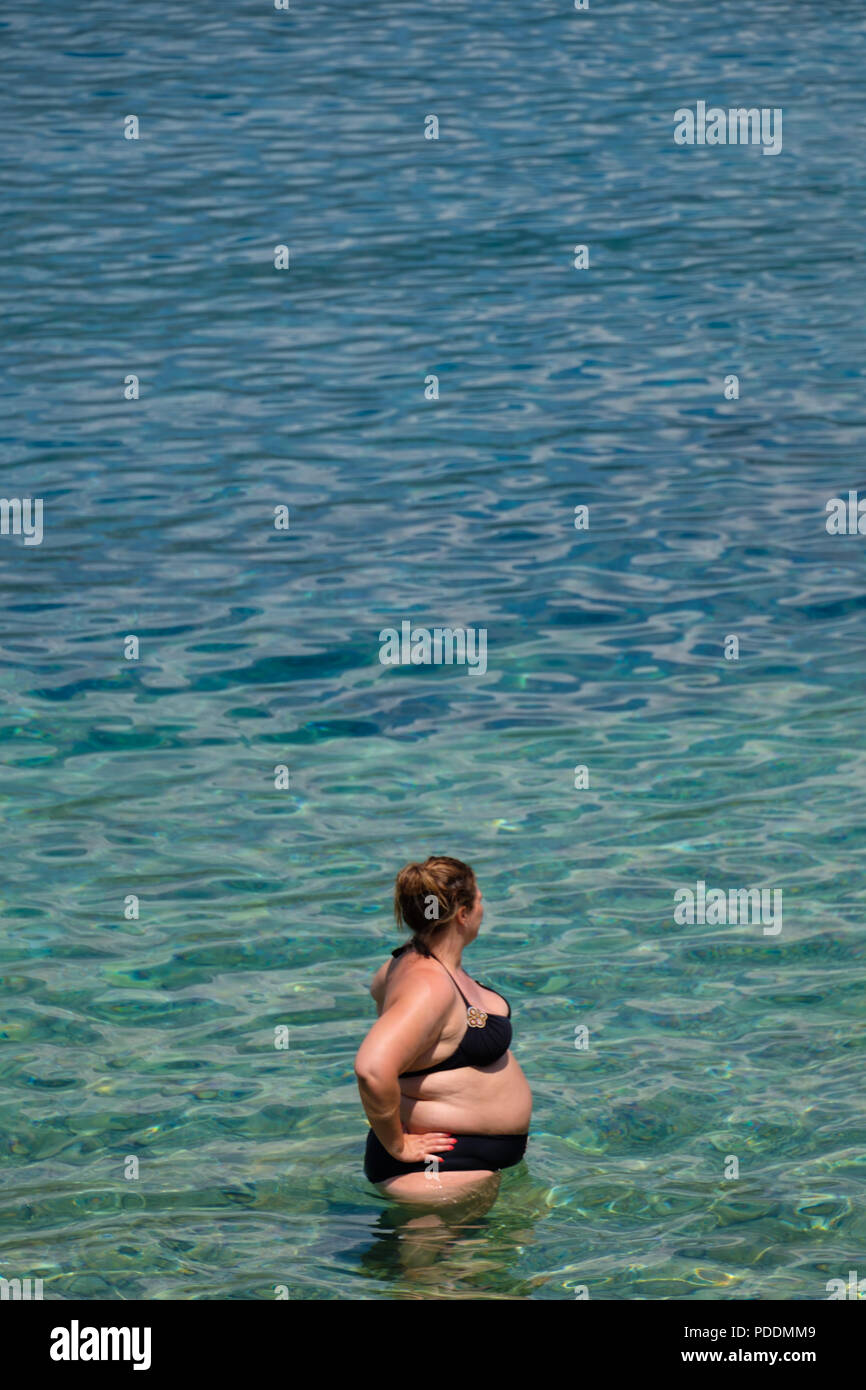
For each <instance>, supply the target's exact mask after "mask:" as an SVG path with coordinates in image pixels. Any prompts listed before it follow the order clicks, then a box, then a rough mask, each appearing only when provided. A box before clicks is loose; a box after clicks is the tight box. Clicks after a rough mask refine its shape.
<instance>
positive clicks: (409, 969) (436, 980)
mask: <svg viewBox="0 0 866 1390" xmlns="http://www.w3.org/2000/svg"><path fill="white" fill-rule="evenodd" d="M411 945H412V943H411V942H408V943H407V944H406V945H405V946H398V947H397V949H396V950H395V951H392V952H391V954H390V956H389V957H388V959H387V960H386V961H383V962H382V964H381V965H380V966H379V969H378V970H377V971H376V973H375V975H374V976H373V979H372V982H371V984H370V993H371V994H372V996H373V998H374V999H375V1001H376V1004H377V1006H378V1008H379V1011H380V1012H381V1010H382V1007H383V1006H384V1003H385V998H386V994H387V992H388V990H389V989H393V990H395V991H396V992H397V993H402V991H403V989H404V988H405V987H406V986H407V985H408V983H409V981H413V982H415V981H417V982H418V983H420V982H421V981H424V984H425V988H429V989H432V990H433V992H434V993H435V994H436V995H437V996H439V995H440V994H441V995H442V999H443V1001H444V1000H447V999H449V998H450V995H451V987H450V983H449V980H448V977H447V975H446V974H445V972H444V971H443V970H437V968H436V962H435V960H434V959H433V957H432V956H422V955H420V954H419V953H418V952H417V951H413V950H411Z"/></svg>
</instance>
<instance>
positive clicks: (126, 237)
mask: <svg viewBox="0 0 866 1390" xmlns="http://www.w3.org/2000/svg"><path fill="white" fill-rule="evenodd" d="M292 3H293V9H292V11H291V12H290V13H289V14H280V13H277V12H275V11H272V10H269V9H268V6H267V4H266V3H264V0H262V3H252V2H251V0H236V3H234V4H233V5H232V6H230V7H228V9H229V10H230V13H225V12H224V9H225V7H200V6H193V7H191V8H190V7H178V6H175V5H171V4H168V3H165V0H154V3H151V4H149V5H146V6H131V7H118V6H116V5H109V4H107V3H90V0H87V3H86V4H85V5H84V6H83V7H77V8H76V7H73V6H64V7H60V6H58V7H54V8H53V9H52V10H51V13H50V16H48V15H46V12H45V11H44V9H43V7H30V8H29V9H27V10H24V11H20V12H19V11H16V12H10V11H9V10H7V11H6V12H5V13H4V14H3V15H2V26H0V47H2V51H3V54H4V58H3V68H4V83H3V86H2V90H0V119H2V124H3V129H4V131H5V139H4V141H3V143H2V146H0V166H2V177H3V185H4V189H5V191H6V199H5V202H6V219H5V230H4V236H3V238H2V240H0V290H2V297H3V305H4V310H3V317H4V339H5V354H4V356H5V362H6V372H5V374H4V379H3V383H2V387H0V390H2V407H3V417H4V427H3V431H2V445H0V447H2V488H3V493H4V495H5V496H7V497H27V496H32V497H37V496H38V497H42V498H43V499H44V507H45V513H44V528H45V532H44V540H43V542H42V544H41V545H38V546H35V545H34V546H25V545H24V544H23V543H22V541H21V540H20V539H14V538H10V537H2V538H0V586H2V606H0V659H2V663H3V686H2V688H3V696H4V699H3V710H2V724H0V737H2V741H3V755H4V756H3V761H4V773H3V798H4V799H3V807H4V830H5V854H4V866H5V873H4V876H3V887H2V950H0V971H2V981H0V984H2V993H0V998H2V1023H0V1034H2V1039H3V1046H2V1049H0V1107H2V1109H0V1125H2V1157H0V1266H2V1269H3V1273H4V1275H5V1276H6V1277H13V1276H15V1275H17V1276H19V1277H24V1276H27V1275H32V1276H35V1275H41V1276H42V1277H43V1279H44V1281H45V1294H46V1297H65V1298H72V1297H85V1298H109V1299H117V1298H124V1299H130V1298H148V1299H151V1298H184V1299H195V1298H271V1297H273V1290H274V1286H275V1285H285V1286H287V1288H288V1290H289V1293H290V1295H291V1296H292V1297H294V1298H323V1299H335V1298H355V1299H357V1298H366V1299H383V1298H410V1299H411V1298H419V1297H423V1298H446V1299H448V1298H480V1299H489V1298H507V1299H513V1298H532V1299H562V1298H574V1296H575V1290H576V1288H577V1287H578V1286H579V1285H586V1287H587V1288H588V1290H589V1292H590V1296H591V1297H592V1298H610V1299H625V1298H649V1299H660V1298H683V1299H685V1298H692V1299H706V1298H713V1299H716V1298H730V1299H769V1298H781V1299H814V1298H824V1297H826V1293H825V1287H826V1281H827V1280H828V1279H829V1278H831V1277H840V1276H841V1277H847V1274H848V1270H849V1269H851V1268H856V1267H857V1266H858V1262H859V1267H860V1270H861V1277H862V1275H863V1274H866V1253H864V1237H866V1218H864V1206H863V1196H864V1181H866V1160H864V1131H866V1123H864V1113H863V1103H862V1096H863V1084H862V1077H863V1057H864V1052H866V1023H864V1009H863V993H864V983H866V964H864V946H863V925H862V918H863V904H864V897H866V873H864V859H863V847H864V838H866V835H864V829H863V826H864V820H866V817H864V809H866V808H864V792H863V787H864V775H866V756H864V743H863V730H864V718H863V713H864V710H863V684H864V677H863V673H864V647H866V643H864V631H863V622H864V615H866V599H864V583H863V579H864V553H866V552H864V547H866V539H864V538H863V537H857V536H855V537H836V536H830V535H828V534H827V531H826V529H825V525H824V521H825V504H826V501H827V499H828V498H831V497H833V496H843V497H844V496H846V494H847V490H848V489H849V488H856V487H857V486H858V485H859V486H860V487H861V489H862V488H863V486H864V484H866V476H864V475H866V470H864V466H863V445H864V409H863V384H864V383H863V377H864V337H863V321H864V295H863V290H862V286H863V274H864V256H863V248H862V240H863V238H862V229H863V226H864V211H866V206H864V204H866V195H864V185H863V158H862V132H863V129H864V115H866V109H864V108H866V97H864V91H863V84H862V72H863V67H864V56H866V55H864V49H866V43H864V26H863V19H862V8H861V6H859V5H855V4H854V3H851V4H848V3H826V0H825V2H824V3H822V4H820V5H819V4H815V3H812V0H805V3H802V4H799V5H797V6H793V5H788V4H774V3H758V4H756V5H753V6H750V7H749V9H748V12H747V13H746V12H744V11H743V8H742V6H740V5H734V4H732V3H730V2H729V3H722V4H717V5H712V6H686V5H681V4H677V5H674V4H670V5H661V6H652V7H648V6H642V5H638V4H636V3H634V0H629V3H616V0H613V2H612V3H607V0H591V5H592V8H591V11H590V12H589V13H586V14H579V13H576V12H575V11H574V10H573V9H570V8H569V5H568V3H567V2H566V0H557V2H556V3H554V0H541V3H534V4H531V5H520V6H506V7H504V10H503V11H502V12H499V11H496V12H491V11H490V9H489V8H487V9H485V8H479V7H478V6H477V5H469V4H467V3H465V2H464V0H460V2H459V3H450V4H448V5H446V6H442V5H436V6H433V5H419V4H403V3H401V0H396V3H389V4H383V3H377V2H376V0H372V3H370V0H368V3H365V4H364V5H354V4H350V5H346V4H342V5H336V4H332V5H322V4H318V5H316V6H311V5H306V4H304V3H301V0H292ZM698 99H705V100H706V101H707V102H708V104H711V103H718V104H720V105H722V106H728V105H740V104H742V105H747V106H751V105H754V106H758V107H765V106H766V107H776V106H778V107H781V108H783V111H784V127H783V129H784V148H783V151H782V153H781V154H780V155H778V156H776V157H764V156H763V155H762V153H761V151H760V150H759V149H752V148H737V147H726V148H712V149H711V148H697V147H695V148H678V147H676V146H675V145H674V143H673V140H672V130H673V113H674V111H675V110H676V109H677V108H678V107H681V106H685V105H692V106H693V105H694V103H695V102H696V101H697V100H698ZM130 113H134V114H137V115H138V117H139V120H140V123H141V138H140V140H138V141H137V142H136V141H128V140H125V139H124V138H123V120H124V117H126V116H127V115H128V114H130ZM430 113H433V114H437V115H438V117H439V120H440V138H439V140H438V142H436V141H432V140H431V141H428V140H425V139H424V138H423V131H424V120H425V117H426V116H427V115H428V114H430ZM279 243H285V244H286V245H288V246H289V247H290V252H291V263H290V269H289V271H288V272H279V271H277V270H275V268H274V265H273V255H274V247H275V245H277V244H279ZM578 243H586V244H588V245H589V246H590V257H591V260H590V268H589V270H588V271H581V272H579V271H576V270H575V269H574V268H573V266H572V254H573V247H574V246H575V245H576V244H578ZM130 373H135V374H137V375H138V376H139V377H140V380H141V398H140V400H138V401H127V400H125V399H124V395H123V383H124V378H125V377H126V376H127V375H128V374H130ZM431 373H432V374H436V375H437V376H438V377H439V381H440V399H439V400H438V401H428V400H425V397H424V382H425V377H427V376H428V375H429V374H431ZM731 373H736V374H737V375H738V376H739V378H740V392H741V394H740V399H739V400H735V401H727V400H725V398H724V391H723V383H724V379H725V377H726V376H727V375H729V374H731ZM279 504H285V505H287V506H289V508H290V510H291V525H290V530H289V532H288V533H280V532H276V531H275V530H274V527H273V509H274V507H275V506H277V505H279ZM579 504H586V505H588V506H589V507H590V516H591V521H590V528H589V530H588V531H584V532H579V531H576V530H575V529H574V526H573V513H574V508H575V506H577V505H579ZM406 618H408V619H411V620H412V621H413V622H414V623H415V624H417V625H422V626H428V627H431V626H434V625H438V624H452V625H458V626H466V627H474V628H486V630H487V633H488V669H487V671H486V673H485V674H483V675H479V674H476V673H471V672H469V671H468V670H466V669H465V668H464V669H459V668H452V669H449V668H436V669H434V668H430V667H419V668H417V669H416V668H408V669H402V668H395V669H390V668H386V667H384V666H382V665H381V664H380V663H379V661H378V650H379V641H378V634H379V631H380V629H381V628H384V627H389V626H396V627H399V625H400V622H401V621H402V620H403V619H406ZM130 634H135V635H137V636H138V637H139V639H140V643H141V653H140V659H139V660H138V661H137V662H136V661H127V660H125V659H124V654H123V644H124V639H125V638H126V637H127V635H130ZM729 634H737V635H738V636H739V638H740V642H741V655H740V659H739V661H736V662H734V661H730V662H729V661H725V659H724V656H723V644H724V641H725V638H726V637H727V636H728V635H729ZM277 764H285V765H286V766H287V767H288V768H289V769H290V787H289V789H288V790H287V791H277V790H275V788H274V784H273V769H274V767H275V765H277ZM577 764H584V765H586V766H587V768H588V769H589V777H590V785H589V788H588V789H585V790H576V789H575V787H574V767H575V766H576V765H577ZM429 852H438V853H451V854H456V855H458V856H459V857H461V858H465V859H468V860H469V861H470V862H471V863H472V864H473V865H474V866H475V868H476V871H477V873H478V876H479V881H480V884H481V887H482V889H483V891H484V894H485V899H486V903H487V915H486V921H485V928H484V931H483V934H482V937H481V938H480V939H479V941H478V942H477V943H476V945H475V947H474V948H473V949H472V951H471V952H470V953H469V954H468V955H467V957H466V961H465V963H466V965H467V968H468V969H469V970H470V971H471V973H472V974H473V975H476V976H478V977H480V978H482V979H483V980H485V982H489V983H490V984H491V985H492V986H493V987H494V988H496V989H499V990H501V991H502V992H503V993H505V994H506V995H507V997H508V998H509V999H510V1001H511V1004H512V1007H513V1009H514V1023H515V1042H514V1051H515V1054H516V1056H517V1058H518V1060H519V1061H520V1063H521V1065H522V1067H523V1068H524V1070H525V1072H526V1074H527V1076H528V1078H529V1081H530V1084H531V1086H532V1088H533V1092H534V1096H535V1112H534V1116H533V1124H532V1131H531V1140H530V1145H529V1151H528V1161H527V1163H526V1164H525V1165H521V1167H520V1168H518V1169H514V1170H510V1171H509V1172H507V1173H506V1174H505V1175H504V1178H503V1184H502V1189H501V1193H500V1196H499V1199H498V1201H497V1203H496V1205H495V1206H494V1207H493V1209H492V1210H491V1211H490V1212H489V1213H488V1214H487V1215H486V1216H483V1217H480V1218H478V1219H474V1220H472V1221H469V1222H467V1223H466V1224H465V1225H464V1226H462V1227H461V1226H457V1227H454V1228H447V1227H445V1228H443V1227H441V1226H438V1225H435V1224H434V1225H426V1226H406V1225H405V1224H404V1223H403V1222H402V1221H401V1219H400V1218H399V1216H397V1215H394V1214H393V1213H392V1211H391V1209H390V1208H389V1207H388V1206H386V1204H385V1203H383V1202H382V1200H381V1199H380V1198H379V1197H378V1195H377V1194H376V1193H375V1191H374V1190H372V1189H370V1188H369V1187H368V1186H367V1185H366V1183H365V1181H364V1179H363V1176H362V1174H361V1154H362V1149H363V1142H364V1136H365V1133H366V1122H365V1119H364V1115H363V1112H362V1109H361V1107H360V1103H359V1100H358V1097H357V1091H356V1087H355V1084H354V1077H353V1073H352V1063H353V1059H354V1054H355V1051H356V1049H357V1046H358V1044H359V1042H360V1040H361V1038H362V1037H363V1035H364V1032H365V1031H366V1029H367V1027H368V1026H369V1024H370V1022H371V1020H372V1017H373V1006H372V1003H371V1001H370V999H369V996H368V995H367V994H366V986H367V983H368V981H369V977H370V975H371V973H372V971H373V970H374V968H375V967H376V966H377V965H378V964H379V963H380V962H381V961H382V960H383V959H384V958H385V956H386V954H387V952H388V951H389V950H390V949H391V948H392V947H393V946H394V945H395V944H396V942H397V941H398V940H399V938H398V937H397V936H396V934H395V932H394V928H393V922H392V920H391V917H390V903H389V899H390V891H391V885H392V883H393V877H394V874H395V873H396V871H397V869H398V868H399V867H400V866H401V865H402V864H403V863H404V862H405V861H406V860H407V859H409V858H416V857H423V856H424V855H426V854H427V853H429ZM699 879H702V880H705V881H706V883H707V884H708V886H711V887H721V888H724V889H728V888H732V887H733V888H739V887H750V886H763V887H770V888H780V889H781V890H782V891H783V895H784V925H783V929H782V931H781V933H780V934H779V935H777V936H769V935H765V934H764V933H763V931H762V929H761V927H760V926H757V925H754V924H746V925H734V926H732V925H728V926H711V925H706V924H695V925H693V926H679V925H677V924H676V923H675V922H674V919H673V907H674V894H675V893H676V892H677V890H678V889H680V888H682V887H688V886H689V885H691V886H694V885H695V883H696V882H697V880H699ZM130 894H135V895H138V896H139V898H140V903H141V907H140V917H139V919H138V920H137V921H136V920H130V921H128V920H125V918H124V902H125V899H126V898H127V895H130ZM280 1024H286V1025H288V1027H289V1029H290V1046H289V1049H288V1050H287V1051H276V1050H275V1048H274V1045H273V1037H274V1028H275V1027H276V1026H277V1025H280ZM582 1024H583V1025H586V1026H587V1027H588V1028H589V1030H590V1046H589V1048H588V1050H587V1051H579V1050H577V1049H576V1048H575V1046H574V1037H575V1029H576V1027H578V1026H579V1025H582ZM130 1155H132V1156H137V1157H138V1159H139V1160H140V1176H139V1178H138V1179H137V1180H126V1179H125V1178H124V1164H125V1160H126V1158H127V1156H130ZM728 1155H734V1156H736V1157H738V1159H739V1164H740V1177H739V1179H738V1180H736V1181H728V1180H726V1179H725V1178H724V1165H725V1160H726V1157H727V1156H728Z"/></svg>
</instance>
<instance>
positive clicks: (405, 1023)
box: [355, 889, 532, 1205]
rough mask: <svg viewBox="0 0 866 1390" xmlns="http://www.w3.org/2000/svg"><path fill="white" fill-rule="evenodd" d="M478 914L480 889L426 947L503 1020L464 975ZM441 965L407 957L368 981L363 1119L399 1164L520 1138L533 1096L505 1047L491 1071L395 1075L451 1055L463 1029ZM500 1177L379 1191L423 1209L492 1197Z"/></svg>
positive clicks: (360, 1063) (400, 1182) (436, 1178)
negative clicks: (474, 1138)
mask: <svg viewBox="0 0 866 1390" xmlns="http://www.w3.org/2000/svg"><path fill="white" fill-rule="evenodd" d="M483 917H484V904H483V900H482V895H481V890H480V889H478V890H477V891H476V895H475V901H474V903H473V905H472V907H471V908H466V907H461V908H459V909H458V910H457V912H456V914H455V916H454V918H453V920H452V921H451V922H450V923H449V925H448V926H447V927H446V928H444V929H443V931H442V934H441V935H440V936H437V938H436V945H435V948H434V950H435V954H436V957H437V958H438V960H439V961H441V962H442V965H444V966H445V967H446V968H447V969H448V970H450V972H451V974H452V975H453V976H454V978H455V979H456V981H457V983H458V984H459V986H460V988H461V989H462V990H463V992H464V994H465V995H466V997H467V999H468V1000H469V1001H470V1003H471V1004H474V1005H476V1006H477V1007H478V1008H481V1009H483V1010H484V1011H485V1012H486V1013H488V1014H497V1013H500V1014H501V1013H502V1012H503V1011H504V1010H503V1004H502V999H501V997H500V996H499V995H497V994H495V993H494V992H493V991H492V990H489V989H483V988H482V987H481V986H480V985H479V984H477V983H476V981H475V980H473V979H471V978H470V976H469V975H467V974H466V973H465V972H464V970H463V967H462V963H461V962H462V956H463V951H464V949H465V948H466V947H467V946H468V945H470V944H471V943H472V942H473V941H474V940H475V938H476V936H477V935H478V932H479V930H480V928H481V922H482V919H483ZM442 965H438V964H437V963H436V961H435V960H430V959H427V958H426V957H424V956H420V955H418V954H417V953H416V952H414V951H407V952H405V953H404V954H403V955H402V956H400V957H399V958H398V959H394V958H393V957H389V959H388V960H387V961H386V962H385V963H384V964H383V965H382V966H380V968H379V969H378V970H377V971H376V974H375V975H374V976H373V980H372V983H371V985H370V993H371V994H372V996H373V998H374V1000H375V1001H376V1009H377V1013H378V1018H377V1020H376V1022H375V1023H374V1024H373V1026H372V1028H371V1029H370V1031H369V1033H368V1034H367V1036H366V1038H365V1039H364V1041H363V1043H362V1044H361V1047H360V1048H359V1050H358V1055H357V1057H356V1058H355V1075H356V1076H357V1078H358V1088H359V1090H360V1093H361V1099H362V1102H363V1104H364V1109H365V1111H366V1112H367V1117H368V1119H369V1120H370V1122H371V1124H373V1126H374V1128H375V1131H376V1133H377V1135H378V1137H379V1139H380V1140H381V1142H382V1143H383V1145H384V1146H385V1148H386V1149H387V1150H388V1152H389V1153H390V1154H392V1155H393V1157H394V1158H397V1159H399V1160H400V1161H401V1162H403V1163H414V1162H420V1161H423V1160H424V1159H426V1158H428V1157H430V1156H431V1155H433V1156H434V1157H435V1155H437V1154H440V1153H446V1152H448V1151H449V1150H450V1149H451V1148H452V1147H453V1144H454V1136H455V1135H458V1134H522V1133H525V1132H528V1130H529V1121H530V1118H531V1115H532V1093H531V1091H530V1089H529V1085H528V1083H527V1080H526V1077H525V1076H524V1074H523V1071H522V1069H521V1067H520V1065H519V1063H518V1062H517V1061H516V1060H515V1058H514V1057H513V1056H512V1054H511V1052H510V1051H509V1052H507V1053H506V1054H505V1056H504V1057H501V1058H500V1059H499V1061H497V1062H493V1063H491V1064H490V1065H489V1066H484V1067H457V1068H455V1069H454V1070H451V1071H445V1072H439V1073H434V1074H433V1075H432V1076H412V1077H405V1076H404V1077H400V1075H399V1074H400V1073H401V1072H406V1071H415V1070H417V1069H419V1068H422V1067H429V1066H433V1065H435V1064H436V1063H438V1062H440V1061H443V1060H444V1059H445V1058H446V1057H450V1056H451V1055H452V1054H453V1053H454V1052H455V1051H456V1049H457V1047H458V1046H459V1044H460V1042H461V1040H462V1038H463V1035H464V1032H465V1031H466V1006H465V1004H464V1003H463V1001H462V1000H461V998H460V996H459V994H458V993H457V991H456V990H455V988H454V985H453V984H452V982H451V980H450V979H449V978H448V975H447V974H446V973H445V971H444V970H443V969H442ZM499 1180H500V1174H499V1173H498V1172H496V1173H495V1172H492V1171H491V1170H489V1169H478V1170H474V1171H472V1172H469V1173H438V1174H435V1173H434V1174H431V1175H430V1176H428V1175H427V1174H426V1173H406V1174H404V1175H401V1176H400V1177H395V1178H389V1179H388V1180H387V1181H385V1182H382V1183H379V1184H378V1187H379V1190H380V1191H381V1192H384V1193H387V1194H388V1196H389V1197H393V1198H396V1199H398V1200H401V1201H409V1202H416V1203H417V1202H421V1203H423V1204H425V1205H427V1204H436V1203H438V1202H441V1201H451V1202H453V1201H455V1200H463V1199H465V1198H466V1197H467V1196H468V1195H470V1194H472V1195H476V1194H478V1193H479V1192H480V1190H481V1189H482V1188H484V1187H485V1186H486V1187H487V1188H490V1189H491V1190H492V1191H493V1192H494V1195H495V1191H496V1189H498V1185H499Z"/></svg>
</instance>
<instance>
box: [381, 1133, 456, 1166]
mask: <svg viewBox="0 0 866 1390" xmlns="http://www.w3.org/2000/svg"><path fill="white" fill-rule="evenodd" d="M456 1143H457V1140H456V1139H455V1137H454V1135H453V1134H445V1133H444V1132H443V1131H441V1130H438V1129H436V1130H430V1131H429V1133H427V1134H407V1133H405V1131H404V1134H403V1142H402V1144H401V1146H400V1150H399V1152H397V1150H396V1149H391V1148H389V1150H388V1153H389V1154H390V1155H391V1157H392V1158H396V1159H399V1161H400V1162H401V1163H421V1162H423V1160H424V1159H425V1158H430V1157H431V1156H435V1155H436V1154H438V1153H449V1152H450V1150H451V1149H453V1148H454V1145H455V1144H456Z"/></svg>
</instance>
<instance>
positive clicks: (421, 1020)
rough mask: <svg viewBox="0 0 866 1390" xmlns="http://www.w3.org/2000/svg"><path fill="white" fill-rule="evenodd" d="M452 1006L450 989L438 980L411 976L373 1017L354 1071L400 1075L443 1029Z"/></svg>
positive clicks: (383, 1075) (360, 1048)
mask: <svg viewBox="0 0 866 1390" xmlns="http://www.w3.org/2000/svg"><path fill="white" fill-rule="evenodd" d="M450 1007H451V993H450V990H448V991H446V990H443V989H442V988H440V986H439V982H438V980H437V981H433V980H430V981H428V980H423V979H418V978H417V977H416V979H414V980H413V981H412V987H411V989H410V988H408V987H406V986H404V987H403V989H402V990H401V992H400V994H399V996H398V997H397V998H396V999H394V1000H393V1001H392V1002H391V1003H390V1004H389V1005H388V1007H387V1009H386V1010H385V1012H384V1013H383V1014H381V1015H380V1017H379V1018H377V1019H376V1022H375V1023H374V1024H373V1026H372V1028H371V1029H370V1031H369V1033H368V1034H367V1036H366V1038H365V1039H364V1041H363V1042H362V1043H361V1046H360V1047H359V1049H358V1055H357V1057H356V1058H355V1071H356V1072H357V1073H358V1074H359V1075H360V1074H361V1073H363V1074H364V1075H366V1076H371V1075H375V1076H381V1077H388V1076H394V1077H396V1076H399V1074H400V1072H401V1071H403V1069H404V1068H405V1067H407V1066H408V1065H409V1063H410V1062H411V1061H412V1060H413V1059H414V1058H415V1057H417V1056H418V1054H419V1053H421V1052H423V1051H424V1050H425V1049H426V1048H427V1047H430V1046H431V1045H432V1044H433V1043H435V1041H436V1040H437V1038H438V1037H439V1034H440V1033H441V1031H442V1024H443V1022H444V1021H445V1019H446V1017H447V1015H448V1011H449V1009H450Z"/></svg>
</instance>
